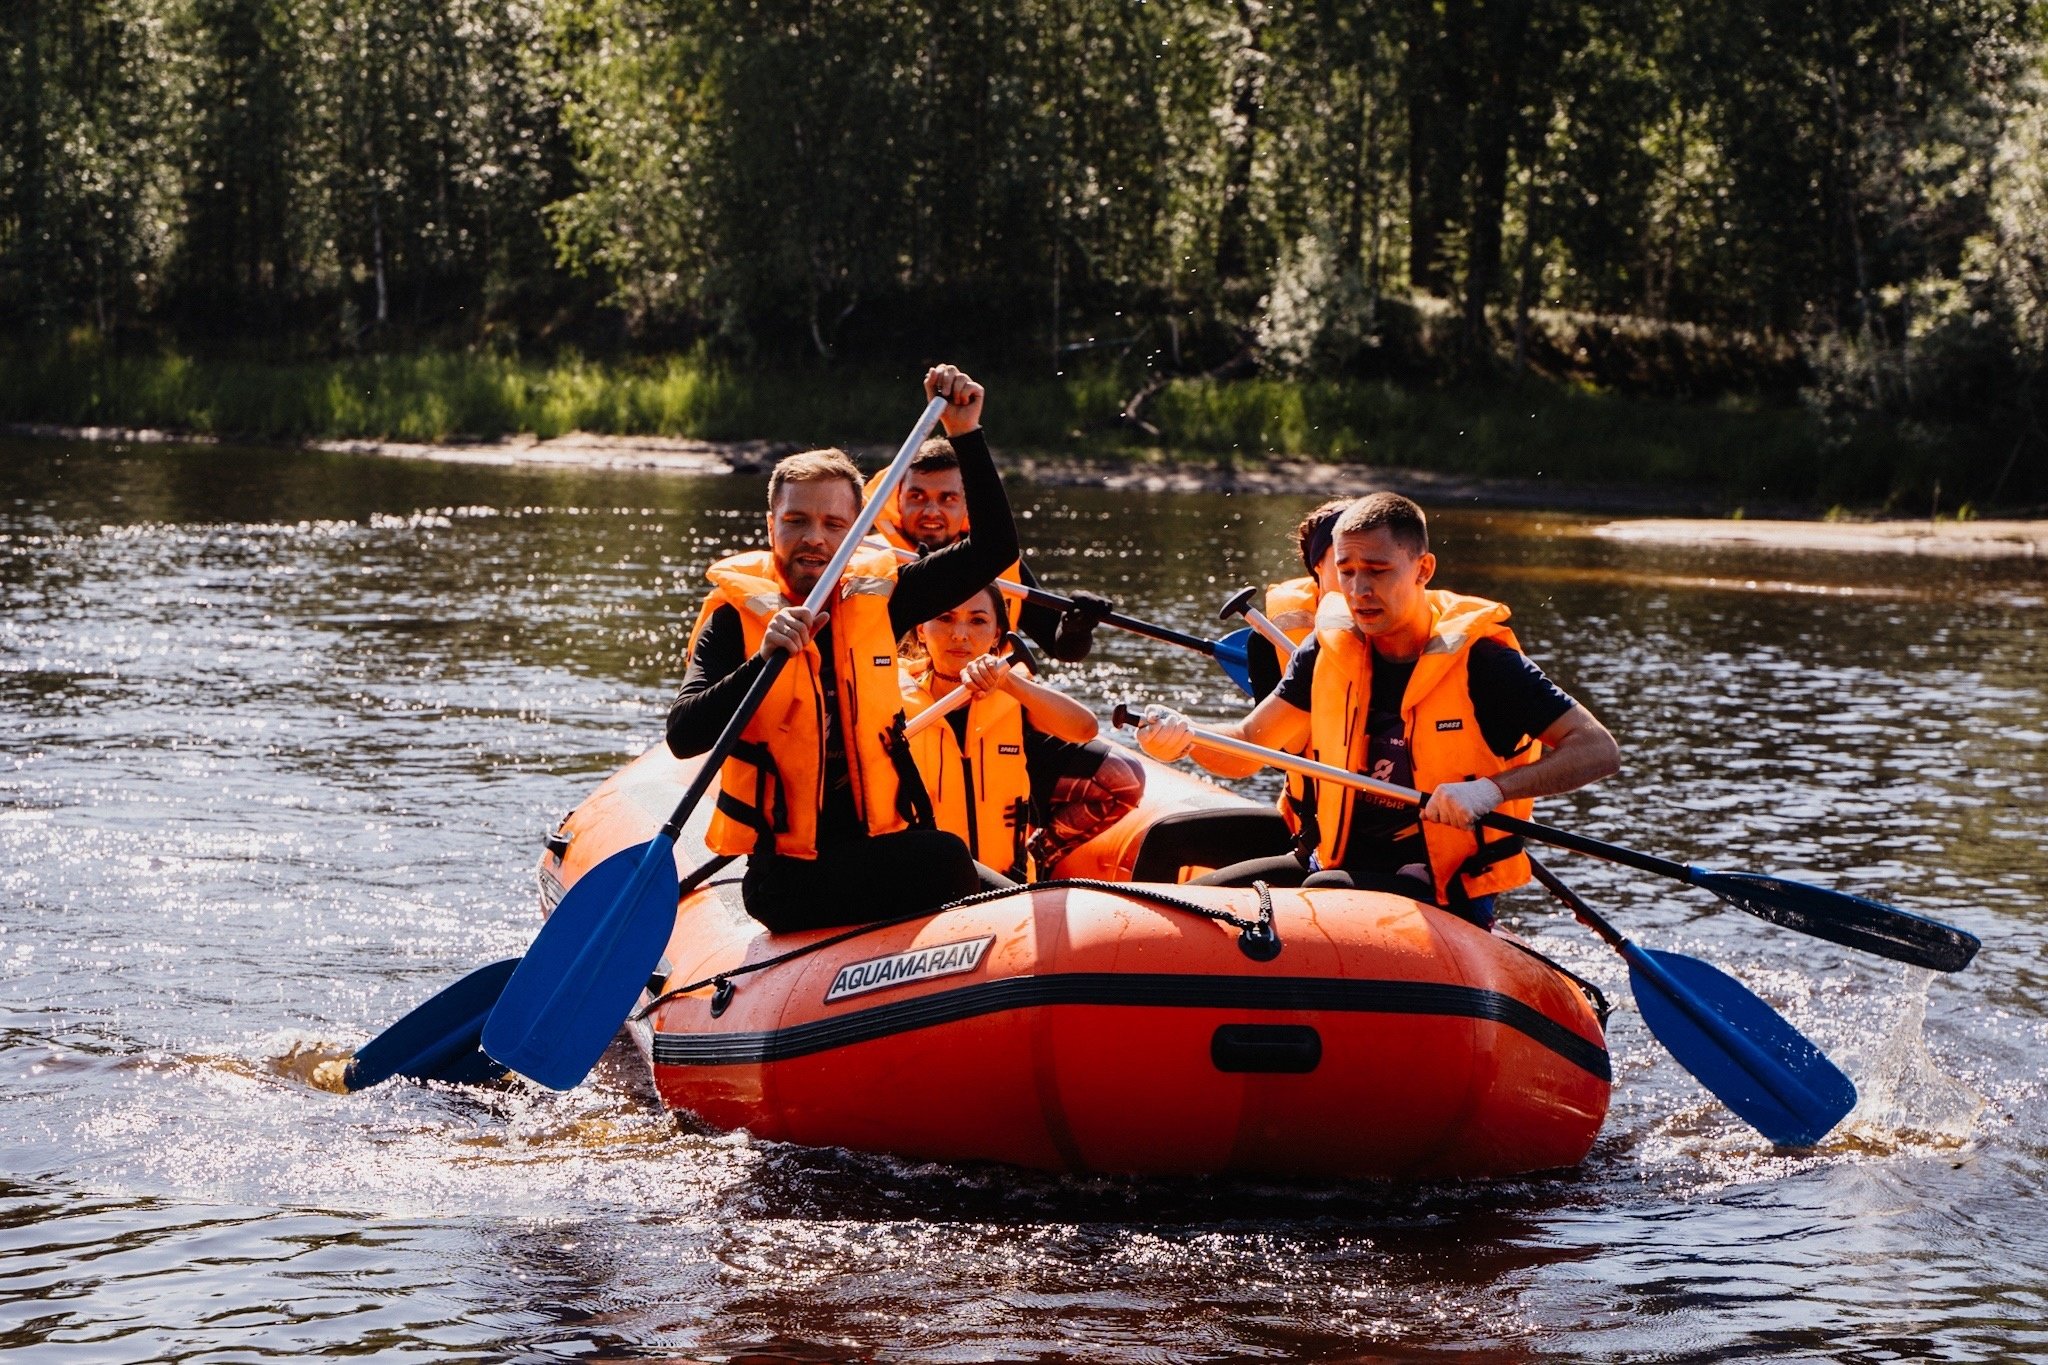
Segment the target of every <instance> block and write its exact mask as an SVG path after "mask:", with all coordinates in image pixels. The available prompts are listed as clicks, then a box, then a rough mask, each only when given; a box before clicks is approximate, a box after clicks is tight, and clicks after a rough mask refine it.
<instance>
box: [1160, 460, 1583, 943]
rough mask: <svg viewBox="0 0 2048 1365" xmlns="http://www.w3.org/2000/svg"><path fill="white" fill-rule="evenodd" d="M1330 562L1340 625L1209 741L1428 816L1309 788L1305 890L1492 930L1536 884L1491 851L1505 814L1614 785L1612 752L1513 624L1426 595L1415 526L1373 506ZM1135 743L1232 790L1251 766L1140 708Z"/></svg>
mask: <svg viewBox="0 0 2048 1365" xmlns="http://www.w3.org/2000/svg"><path fill="white" fill-rule="evenodd" d="M1331 556H1332V559H1333V561H1334V565H1335V571H1336V581H1337V592H1338V593H1340V594H1341V595H1342V598H1343V601H1344V605H1345V607H1346V609H1347V615H1348V619H1346V620H1344V621H1342V622H1339V621H1336V620H1333V619H1332V615H1333V614H1332V613H1325V614H1324V615H1323V617H1322V618H1321V619H1320V620H1319V621H1318V622H1317V628H1316V631H1315V634H1314V635H1313V636H1311V637H1310V638H1309V639H1308V640H1307V641H1306V642H1305V643H1304V644H1303V645H1302V647H1301V648H1300V650H1299V651H1297V652H1296V653H1295V655H1294V658H1293V660H1292V661H1291V662H1290V663H1289V665H1288V668H1287V672H1286V674H1285V676H1283V677H1282V679H1281V681H1280V685H1279V687H1278V688H1276V689H1275V690H1274V692H1273V694H1272V695H1271V696H1269V697H1267V698H1266V699H1265V700H1264V701H1262V702H1260V703H1259V704H1258V706H1257V707H1255V708H1254V709H1253V710H1252V711H1251V713H1250V714H1249V715H1247V716H1246V717H1245V718H1244V719H1243V720H1241V721H1238V722H1236V723H1235V724H1231V725H1222V726H1217V727H1215V731H1216V733H1218V734H1219V735H1223V736H1225V737H1228V738H1231V739H1237V740H1243V741H1248V742H1250V743H1252V744H1257V745H1261V746H1263V747H1265V748H1269V749H1280V750H1288V751H1291V752H1295V753H1299V752H1302V750H1303V748H1304V746H1306V749H1307V753H1308V756H1309V757H1310V758H1312V759H1314V760H1315V761H1317V762H1319V763H1323V764H1327V765H1329V766H1332V767H1337V768H1343V769H1346V770H1347V771H1350V772H1355V773H1360V774H1363V775H1365V776H1367V777H1371V778H1375V779H1377V780H1379V781H1381V782H1387V783H1392V784H1393V785H1395V786H1399V787H1412V788H1418V789H1420V790H1422V791H1423V792H1426V793H1429V799H1428V802H1427V804H1425V805H1424V806H1423V807H1422V809H1421V811H1420V815H1419V818H1418V813H1417V811H1416V809H1415V807H1413V806H1411V805H1407V804H1405V803H1401V802H1396V801H1392V800H1389V799H1385V798H1380V797H1376V796H1374V795H1372V794H1371V793H1368V792H1363V791H1359V790H1357V789H1356V788H1351V787H1339V786H1337V785H1336V784H1334V783H1331V782H1322V783H1313V784H1311V785H1312V788H1313V790H1312V791H1311V793H1310V797H1309V817H1310V818H1309V827H1308V828H1307V830H1306V831H1305V834H1304V840H1303V842H1304V844H1305V845H1307V846H1308V847H1310V848H1312V849H1313V850H1314V855H1313V858H1312V860H1311V861H1312V867H1313V872H1312V875H1310V876H1308V877H1307V878H1306V879H1305V880H1306V884H1308V885H1355V886H1361V887H1367V888H1370V889H1374V890H1389V891H1396V892H1399V893H1400V894H1402V895H1407V896H1412V897H1414V898H1416V899H1418V900H1425V901H1433V902H1435V903H1436V904H1438V905H1441V906H1444V907H1445V908H1447V909H1450V910H1453V911H1455V912H1457V913H1459V914H1461V915H1463V916H1464V917H1465V918H1467V919H1469V920H1471V921H1472V922H1473V923H1475V924H1478V925H1480V926H1481V927H1482V928H1490V927H1492V924H1493V899H1494V897H1495V896H1496V895H1497V894H1498V893H1500V892H1502V891H1506V890H1508V889H1510V888H1512V887H1515V886H1520V885H1521V884H1523V883H1524V882H1526V881H1528V880H1529V877H1530V872H1529V862H1528V859H1527V858H1526V857H1525V856H1523V854H1522V848H1521V841H1520V840H1519V839H1516V838H1493V839H1489V838H1487V837H1486V834H1485V832H1484V831H1483V830H1482V829H1481V828H1480V824H1479V822H1480V821H1481V820H1482V819H1483V818H1485V817H1486V816H1487V815H1488V814H1490V813H1491V812H1493V811H1495V810H1500V811H1501V812H1503V813H1504V814H1508V815H1515V816H1519V817H1521V818H1524V819H1526V818H1528V815H1529V812H1530V802H1531V800H1532V798H1535V797H1538V796H1553V795H1557V794H1559V793H1562V792H1568V791H1574V790H1576V789H1578V788H1579V787H1583V786H1586V785H1587V784H1589V783H1592V782H1597V781H1599V780H1600V779H1602V778H1605V777H1610V776H1612V775H1613V774H1614V773H1616V772H1618V771H1619V770H1620V766H1621V765H1620V752H1619V750H1618V749H1617V748H1616V746H1615V743H1614V737H1613V736H1612V735H1610V734H1608V732H1607V728H1606V727H1605V726H1603V725H1602V724H1601V723H1600V722H1599V721H1598V720H1596V719H1595V718H1594V717H1593V715H1592V713H1591V712H1589V711H1587V710H1586V708H1585V707H1583V706H1581V705H1579V704H1578V703H1577V702H1576V701H1574V700H1573V699H1572V698H1571V697H1569V696H1567V695H1566V694H1565V693H1564V692H1563V691H1561V690H1559V688H1558V687H1557V686H1556V685H1555V684H1553V683H1552V682H1551V681H1550V680H1549V679H1548V678H1546V677H1545V676H1544V675H1543V672H1542V670H1541V669H1539V668H1537V667H1536V665H1535V664H1534V663H1532V662H1531V661H1530V660H1529V658H1528V656H1527V655H1525V654H1523V653H1522V651H1521V646H1520V644H1519V643H1518V642H1517V641H1516V639H1515V635H1514V632H1513V631H1512V630H1510V629H1509V628H1508V625H1507V621H1508V609H1507V608H1506V607H1505V606H1503V605H1501V604H1500V603H1498V602H1491V601H1488V600H1486V599H1485V598H1481V597H1468V596H1465V595H1463V594H1459V593H1454V592H1447V591H1444V590H1442V589H1438V588H1432V587H1431V586H1430V580H1431V578H1432V577H1433V576H1434V575H1435V573H1436V556H1435V555H1433V554H1431V553H1430V552H1429V527H1428V522H1427V519H1426V518H1425V517H1424V516H1423V512H1422V509H1421V508H1420V507H1418V506H1416V504H1415V503H1413V502H1411V501H1410V500H1409V499H1407V498H1404V497H1402V496H1400V495H1399V494H1397V493H1375V494H1372V495H1371V496H1369V497H1365V498H1361V499H1359V500H1358V501H1357V502H1355V503H1353V504H1352V505H1351V506H1350V508H1349V509H1347V510H1346V511H1345V512H1344V513H1343V514H1342V515H1341V516H1339V517H1338V518H1337V521H1336V524H1335V528H1334V533H1333V541H1332V548H1331ZM1138 743H1139V745H1140V747H1142V748H1143V749H1144V750H1145V752H1146V753H1148V754H1150V755H1152V756H1153V757H1154V758H1157V759H1160V760H1162V761H1164V762H1169V763H1170V762H1173V761H1175V760H1176V759H1179V758H1180V757H1182V756H1183V755H1185V754H1187V753H1188V752H1189V751H1190V750H1191V749H1192V751H1193V753H1194V756H1195V760H1196V762H1198V763H1200V764H1201V765H1202V766H1203V767H1205V768H1207V769H1209V770H1210V771H1211V772H1214V773H1218V774H1220V775H1223V776H1226V777H1242V776H1245V775H1247V774H1249V773H1251V772H1253V771H1256V769H1257V768H1258V766H1259V765H1258V763H1257V761H1256V760H1253V759H1248V758H1243V757H1239V756H1236V755H1232V754H1224V753H1221V752H1218V751H1215V750H1210V749H1205V748H1203V747H1202V746H1201V744H1200V742H1199V741H1198V740H1196V739H1195V738H1194V736H1193V735H1192V733H1191V731H1190V726H1189V724H1188V721H1187V719H1186V718H1185V717H1184V716H1182V715H1180V714H1179V713H1178V712H1176V711H1172V710H1170V709H1168V708H1166V707H1163V706H1148V707H1146V708H1145V711H1144V717H1143V722H1142V724H1141V725H1140V727H1139V730H1138ZM1309 870H1310V869H1307V868H1304V867H1303V866H1302V864H1301V863H1299V862H1298V861H1296V860H1295V859H1292V858H1269V859H1258V860H1254V861H1252V862H1249V863H1239V864H1236V865H1234V866H1232V867H1227V868H1222V869H1219V870H1218V871H1216V872H1214V873H1211V874H1210V875H1209V876H1208V877H1205V878H1202V880H1203V881H1208V882H1213V883H1242V882H1245V881H1249V880H1251V879H1253V878H1261V879H1264V880H1266V881H1269V882H1277V883H1284V884H1292V883H1295V882H1302V881H1304V877H1303V873H1304V872H1305V871H1309Z"/></svg>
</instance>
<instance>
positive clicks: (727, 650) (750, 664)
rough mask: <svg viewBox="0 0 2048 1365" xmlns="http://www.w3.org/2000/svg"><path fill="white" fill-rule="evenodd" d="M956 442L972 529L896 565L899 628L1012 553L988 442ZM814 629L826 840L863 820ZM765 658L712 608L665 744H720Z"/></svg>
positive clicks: (893, 608)
mask: <svg viewBox="0 0 2048 1365" xmlns="http://www.w3.org/2000/svg"><path fill="white" fill-rule="evenodd" d="M953 449H954V451H955V452H956V453H957V454H958V455H959V457H960V487H961V492H962V494H963V496H964V498H965V500H966V503H967V516H968V525H969V527H970V530H969V532H968V534H967V535H966V536H965V537H964V538H962V539H960V540H958V541H955V542H954V543H953V544H951V545H948V546H947V547H946V548H944V549H943V550H935V551H933V552H932V553H930V554H928V555H926V556H924V557H923V558H922V559H919V560H916V561H915V562H913V563H908V564H904V565H902V566H900V567H899V568H898V569H897V573H896V588H895V590H894V591H893V592H892V593H891V594H890V596H889V625H890V627H891V629H892V630H894V632H895V633H896V634H897V635H898V636H901V635H902V634H903V633H904V632H906V631H908V630H909V629H910V628H911V627H912V626H915V625H917V624H919V623H920V622H923V621H929V620H931V619H932V618H933V617H934V616H937V615H938V614H939V613H940V612H943V611H950V610H952V609H953V608H954V607H957V606H959V605H960V604H961V603H962V602H965V601H966V600H967V599H968V598H970V597H972V596H974V594H975V593H977V592H979V591H981V590H982V589H983V588H985V587H987V586H988V585H989V583H990V582H991V581H992V580H994V578H995V577H996V575H997V574H999V573H1001V572H1002V571H1003V569H1004V568H1005V567H1006V566H1008V565H1009V564H1010V562H1011V561H1012V560H1014V559H1016V558H1017V526H1016V522H1015V521H1014V520H1013V519H1012V518H1011V515H1010V499H1009V497H1008V495H1006V494H1005V493H1004V492H1003V482H1002V479H1001V478H1000V477H998V476H997V474H996V467H995V461H994V459H993V458H991V457H990V455H989V449H988V442H987V441H986V440H985V439H984V438H983V436H982V434H981V432H980V431H979V430H975V431H971V432H968V433H967V434H966V435H964V436H955V437H954V438H953ZM815 638H816V641H817V645H818V653H819V656H820V659H821V663H822V666H821V667H820V669H819V674H818V683H819V686H820V688H821V689H822V690H823V692H824V700H825V730H826V735H825V774H824V776H825V789H826V791H825V810H824V812H823V813H822V816H821V818H820V821H819V830H818V833H819V839H820V841H821V842H823V841H825V840H828V839H836V838H839V837H846V836H857V835H858V834H859V832H860V828H861V826H860V818H859V814H858V812H857V810H856V809H855V807H854V803H853V787H852V780H851V777H850V775H849V773H848V770H847V766H846V745H845V741H844V739H843V737H842V736H841V734H840V723H839V692H838V688H837V686H836V685H835V681H834V673H833V668H834V665H833V654H832V625H831V623H830V622H829V621H828V622H826V624H825V628H824V629H823V630H821V631H819V632H818V634H817V636H816V637H815ZM766 666H767V665H766V661H765V660H763V659H762V658H761V656H760V655H758V654H749V653H747V646H746V628H745V624H744V623H743V622H742V621H741V619H740V614H739V611H738V609H737V608H734V607H732V606H729V605H728V606H722V607H720V608H719V609H718V610H716V611H714V612H712V613H711V619H710V620H709V621H707V622H705V624H704V632H703V634H701V635H699V636H698V637H697V644H696V647H695V648H694V649H693V650H691V652H690V664H689V668H688V670H687V671H686V672H685V673H684V674H683V685H682V688H681V690H680V691H679V692H678V693H677V694H676V699H675V701H674V703H672V704H671V705H670V707H669V710H668V747H669V750H670V752H672V753H674V754H675V755H676V756H677V757H678V758H689V757H692V756H694V755H696V754H701V753H703V752H705V751H706V750H708V749H709V748H710V747H711V746H712V745H713V744H716V743H717V742H718V736H719V735H720V734H721V733H723V732H724V730H725V727H726V724H727V722H729V721H730V720H731V719H732V717H733V713H734V712H735V711H737V710H738V709H739V704H740V700H741V698H743V697H744V696H745V695H746V692H747V689H748V688H749V687H751V686H752V685H753V683H754V679H755V678H757V677H759V676H760V673H761V670H762V669H763V668H764V667H766Z"/></svg>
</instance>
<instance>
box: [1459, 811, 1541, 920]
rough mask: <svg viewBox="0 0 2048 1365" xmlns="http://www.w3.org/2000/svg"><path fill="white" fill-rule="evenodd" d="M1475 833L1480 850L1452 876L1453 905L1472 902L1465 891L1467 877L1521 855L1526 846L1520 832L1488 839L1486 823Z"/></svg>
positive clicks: (1461, 864) (1475, 875)
mask: <svg viewBox="0 0 2048 1365" xmlns="http://www.w3.org/2000/svg"><path fill="white" fill-rule="evenodd" d="M1474 834H1475V835H1476V836H1477V837H1478V839H1479V849H1478V851H1477V852H1475V853H1474V854H1473V855H1472V856H1471V857H1469V858H1467V859H1466V860H1465V861H1464V862H1462V863H1460V864H1459V865H1458V872H1457V875H1456V876H1454V877H1452V878H1451V886H1450V895H1451V904H1453V905H1465V904H1468V903H1470V901H1471V899H1472V898H1471V896H1470V895H1468V894H1467V893H1466V891H1465V879H1466V878H1467V877H1477V876H1478V875H1479V874H1480V873H1482V872H1484V871H1486V869H1488V868H1489V867H1492V866H1493V865H1494V864H1495V863H1500V862H1506V861H1507V860H1508V859H1509V858H1513V857H1517V856H1519V855H1520V854H1521V852H1522V850H1523V847H1524V845H1523V843H1522V836H1521V835H1519V834H1507V835H1503V836H1502V837H1500V838H1498V839H1494V840H1492V841H1488V839H1487V837H1486V827H1485V826H1484V825H1482V826H1480V827H1479V828H1478V829H1477V830H1475V831H1474Z"/></svg>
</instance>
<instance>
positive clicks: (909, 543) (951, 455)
mask: <svg viewBox="0 0 2048 1365" xmlns="http://www.w3.org/2000/svg"><path fill="white" fill-rule="evenodd" d="M881 477H882V476H881V475H880V474H877V475H875V476H874V478H872V479H869V480H868V491H869V492H870V493H872V492H873V491H874V488H875V486H876V484H877V483H878V482H879V481H880V480H881ZM970 510H971V509H970V508H969V507H968V506H967V495H966V492H965V490H964V489H963V488H962V487H961V482H960V457H959V455H958V454H957V453H956V452H955V451H954V449H953V444H952V442H951V441H950V440H948V439H947V438H946V437H943V436H934V437H933V438H932V439H931V440H929V441H926V442H925V443H924V444H923V445H922V446H919V447H918V450H917V454H915V455H913V456H912V457H911V459H910V470H909V472H908V473H906V474H905V475H904V476H903V482H902V483H900V484H898V485H897V486H896V497H895V499H894V500H893V501H892V502H891V503H890V505H889V506H887V507H885V508H883V509H882V515H881V516H879V517H877V518H876V519H875V534H877V535H879V536H881V537H882V539H884V540H886V541H888V542H889V543H890V544H891V545H894V546H896V547H897V548H898V549H903V550H915V551H917V552H919V553H920V554H925V553H929V552H931V551H933V550H938V549H943V548H945V547H946V546H948V545H951V544H953V543H954V542H955V541H957V540H958V539H960V537H961V536H963V535H966V534H967V528H968V527H969V526H970V525H971V524H972V522H973V518H972V517H971V516H970V515H969V512H970ZM999 576H1000V577H1001V578H1003V579H1004V580H1006V581H1008V582H1011V583H1018V584H1022V585H1023V586H1024V587H1027V588H1035V587H1037V586H1038V576H1037V575H1036V574H1034V573H1032V572H1031V566H1030V565H1029V564H1026V563H1025V562H1024V561H1023V560H1022V559H1016V560H1012V561H1011V562H1010V564H1009V565H1008V566H1007V567H1005V568H1004V570H1003V571H1002V573H1001V574H1000V575H999ZM1068 600H1069V601H1071V602H1072V603H1073V604H1074V605H1073V606H1071V607H1068V608H1067V609H1066V610H1065V611H1059V610H1056V609H1055V608H1052V607H1046V606H1040V605H1039V604H1038V603H1036V602H1026V603H1024V605H1023V607H1022V609H1021V610H1020V611H1018V613H1017V629H1018V630H1021V631H1023V632H1024V633H1025V634H1026V635H1028V636H1030V637H1031V638H1032V640H1034V641H1035V642H1036V643H1037V644H1038V645H1039V647H1040V648H1042V649H1043V650H1045V652H1046V653H1048V654H1050V655H1052V657H1053V658H1055V659H1058V660H1059V661H1060V662H1061V663H1066V664H1071V663H1079V662H1080V661H1081V660H1083V659H1085V658H1087V657H1088V651H1089V650H1090V649H1092V648H1094V645H1095V628H1096V627H1097V626H1099V625H1101V624H1102V619H1103V618H1104V617H1105V616H1108V615H1109V614H1110V613H1111V612H1113V611H1115V610H1116V603H1115V602H1113V601H1111V600H1110V599H1109V598H1107V597H1102V596H1099V595H1097V594H1095V593H1092V592H1075V593H1073V594H1072V595H1071V596H1070V597H1069V599H1068Z"/></svg>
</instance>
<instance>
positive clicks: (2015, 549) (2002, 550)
mask: <svg viewBox="0 0 2048 1365" xmlns="http://www.w3.org/2000/svg"><path fill="white" fill-rule="evenodd" d="M1593 534H1594V535H1596V536H1598V537H1599V538H1601V539H1602V540H1619V541H1627V542H1631V543H1634V544H1654V545H1695V546H1700V545H1746V546H1754V547H1757V548H1760V549H1769V550H1821V551H1829V552H1833V553H1837V554H1894V555H1931V556H1934V557H1936V558H1941V559H2037V560H2048V520H2044V521H1977V520H1971V521H1870V522H1845V521H1762V520H1756V521H1752V520H1750V519H1748V518H1744V519H1742V520H1740V521H1737V520H1718V521H1707V520H1701V519H1696V518H1684V517H1660V518H1657V519H1655V520H1637V521H1612V522H1608V523H1607V524H1605V525H1603V526H1596V527H1594V528H1593Z"/></svg>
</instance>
